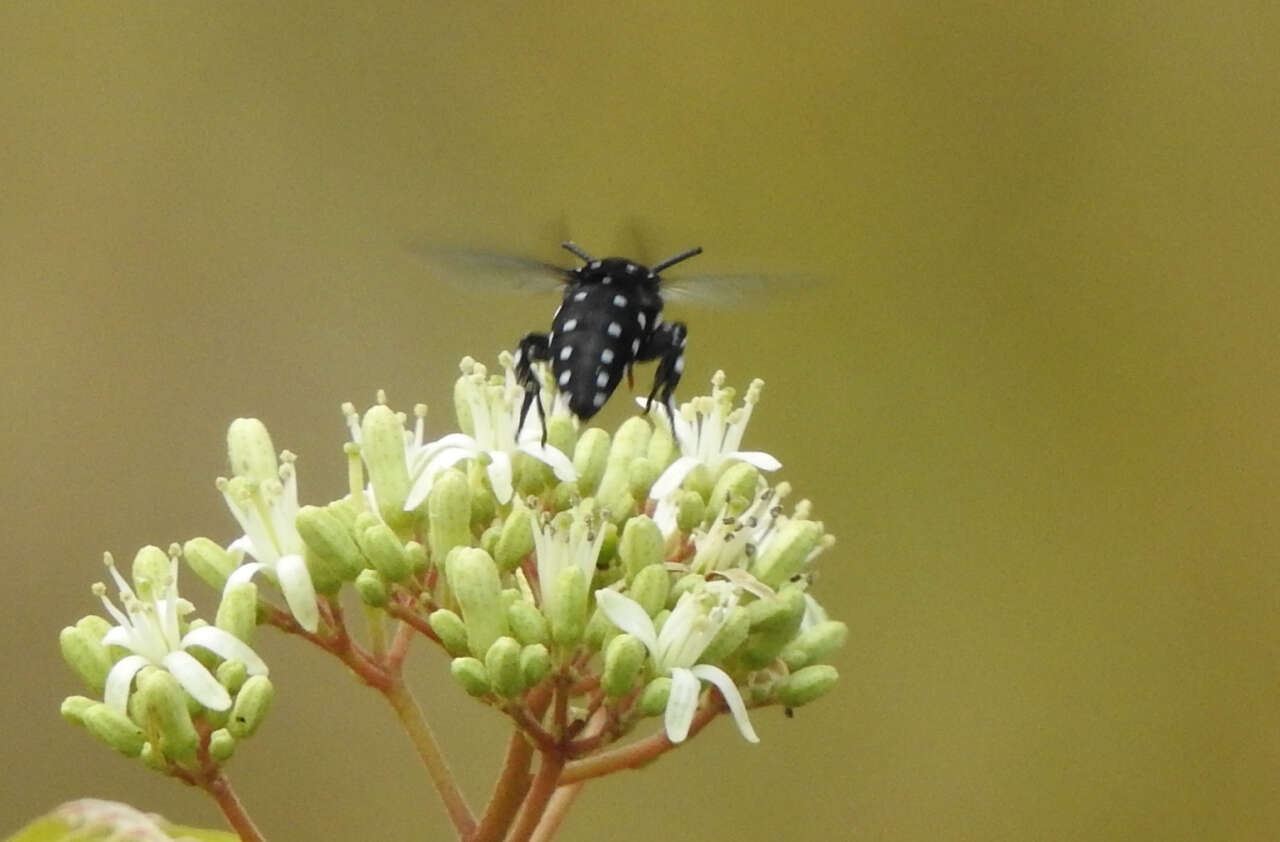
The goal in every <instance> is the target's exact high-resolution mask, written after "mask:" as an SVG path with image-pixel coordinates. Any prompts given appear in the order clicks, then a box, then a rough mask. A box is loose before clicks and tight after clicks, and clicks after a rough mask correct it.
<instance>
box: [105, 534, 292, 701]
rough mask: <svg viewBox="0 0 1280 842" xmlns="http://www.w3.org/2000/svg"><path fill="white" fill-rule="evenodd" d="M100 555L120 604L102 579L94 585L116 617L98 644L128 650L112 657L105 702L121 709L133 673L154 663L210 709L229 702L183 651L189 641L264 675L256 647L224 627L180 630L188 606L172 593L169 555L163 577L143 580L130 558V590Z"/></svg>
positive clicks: (174, 582)
mask: <svg viewBox="0 0 1280 842" xmlns="http://www.w3.org/2000/svg"><path fill="white" fill-rule="evenodd" d="M144 553H146V554H148V555H151V556H155V555H157V554H159V555H160V556H161V557H162V556H163V554H162V553H161V551H160V550H159V549H157V548H155V547H148V548H146V549H144V550H143V551H142V552H140V553H139V558H140V559H143V558H144V555H143V554H144ZM105 561H106V565H107V570H108V571H109V572H110V573H111V577H112V578H113V579H114V580H115V583H116V587H117V588H119V594H120V603H121V605H123V606H124V610H121V609H120V608H117V607H116V606H115V605H114V604H113V603H112V602H111V600H109V599H108V598H107V586H106V585H104V584H102V583H98V584H97V585H95V586H94V593H96V594H97V595H98V596H99V597H100V598H101V599H102V604H103V606H104V607H105V608H106V609H107V613H108V614H110V615H111V617H112V619H114V620H115V621H116V625H115V626H114V627H112V628H111V629H110V630H109V631H108V632H107V633H106V635H105V636H104V637H103V639H102V643H103V645H104V646H120V647H123V648H124V649H127V650H129V652H130V653H131V654H129V655H126V656H125V657H123V658H121V659H120V660H119V661H117V662H116V663H115V665H114V666H112V668H111V672H109V673H108V674H107V682H106V690H105V692H104V694H103V700H104V701H105V702H106V703H107V704H109V705H111V706H112V707H115V708H118V709H119V710H122V711H123V710H125V708H126V705H127V703H128V701H129V689H130V687H131V686H132V684H133V677H134V676H135V675H137V673H138V671H139V670H141V669H142V668H143V667H145V666H154V667H159V668H161V669H164V670H167V671H168V672H169V673H171V674H172V675H173V677H174V678H175V679H177V681H178V683H179V684H180V685H181V686H182V689H184V690H186V691H187V693H189V694H190V695H191V697H192V698H193V699H195V700H196V701H197V702H199V703H200V704H202V705H204V706H205V707H207V708H210V709H211V710H226V709H227V708H228V707H230V706H231V697H230V696H229V695H228V694H227V691H226V688H224V687H223V686H222V685H221V684H219V683H218V680H217V679H216V678H214V677H213V675H212V674H211V673H210V672H209V670H207V669H206V668H205V667H204V666H203V665H202V664H201V663H200V662H199V661H197V660H196V659H195V658H194V657H192V655H191V654H190V653H189V652H187V651H186V650H187V649H189V648H190V647H192V646H199V647H201V648H203V649H207V650H209V651H210V652H213V653H214V654H216V655H220V656H221V657H223V658H226V659H228V660H230V659H235V660H238V661H241V662H243V663H244V664H245V666H246V667H247V669H248V672H249V674H251V675H266V673H267V665H266V664H265V663H263V661H262V659H261V658H259V657H258V655H257V653H255V652H254V651H253V650H252V649H251V648H249V646H248V644H246V643H244V642H243V641H241V640H240V639H238V638H237V637H235V636H234V635H232V634H230V633H229V632H226V631H223V630H222V629H220V628H217V627H216V626H200V627H198V628H194V629H191V630H190V631H187V632H186V634H183V633H182V629H183V628H184V626H185V623H183V620H182V618H183V616H184V615H186V614H188V613H190V612H191V611H192V610H193V609H192V605H191V603H189V602H187V601H186V600H185V599H182V598H181V597H179V596H178V560H177V558H176V557H174V558H170V559H169V563H168V573H167V575H166V576H165V577H164V578H161V579H159V580H158V581H157V580H156V579H154V578H152V579H150V580H147V581H145V583H144V582H143V581H140V580H139V576H138V569H137V568H138V566H139V563H138V562H137V561H135V562H134V568H135V570H134V579H135V584H137V586H138V588H137V590H136V591H135V590H134V588H132V587H130V585H129V583H128V582H126V581H125V579H124V577H123V576H121V575H120V572H119V571H118V570H116V567H115V563H114V562H113V561H112V558H111V555H110V554H108V555H107V556H106V559H105ZM152 566H153V567H154V566H155V565H154V564H153V565H152Z"/></svg>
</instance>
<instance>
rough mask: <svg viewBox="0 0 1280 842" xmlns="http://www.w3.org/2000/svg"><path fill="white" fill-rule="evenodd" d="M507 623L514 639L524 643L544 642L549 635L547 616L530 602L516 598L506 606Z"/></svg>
mask: <svg viewBox="0 0 1280 842" xmlns="http://www.w3.org/2000/svg"><path fill="white" fill-rule="evenodd" d="M507 623H508V624H509V625H510V627H511V633H512V634H513V635H515V638H516V640H518V641H520V642H521V643H523V644H525V645H532V644H536V643H546V642H547V640H548V638H549V637H550V634H551V632H550V629H549V628H548V627H547V618H546V617H544V616H542V612H541V611H539V610H538V609H537V606H535V605H534V604H533V603H531V602H526V601H525V600H523V599H517V600H516V601H514V602H512V603H510V604H509V605H508V606H507Z"/></svg>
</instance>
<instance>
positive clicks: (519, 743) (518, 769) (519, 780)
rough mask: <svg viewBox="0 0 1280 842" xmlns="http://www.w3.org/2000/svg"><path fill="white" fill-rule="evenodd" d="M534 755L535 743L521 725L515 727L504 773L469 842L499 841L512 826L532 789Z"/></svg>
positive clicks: (503, 765) (499, 777)
mask: <svg viewBox="0 0 1280 842" xmlns="http://www.w3.org/2000/svg"><path fill="white" fill-rule="evenodd" d="M532 759H533V746H531V745H530V744H529V741H528V740H527V739H525V736H524V734H523V733H522V732H521V731H520V729H519V728H517V729H515V730H514V731H512V732H511V739H510V740H509V741H508V742H507V757H506V760H505V761H503V764H502V773H501V774H500V775H499V776H498V781H497V783H495V784H494V787H493V796H492V798H490V799H489V804H488V806H486V807H485V810H484V815H483V816H482V817H481V818H480V824H479V825H478V826H477V827H476V833H475V836H473V837H472V838H471V840H470V842H498V841H499V840H500V839H502V836H503V834H505V833H506V832H507V828H509V827H511V822H512V820H514V819H515V817H516V811H518V810H519V809H520V802H521V801H522V800H523V799H524V796H525V793H527V792H528V791H529V784H530V780H531V777H530V775H529V761H530V760H532Z"/></svg>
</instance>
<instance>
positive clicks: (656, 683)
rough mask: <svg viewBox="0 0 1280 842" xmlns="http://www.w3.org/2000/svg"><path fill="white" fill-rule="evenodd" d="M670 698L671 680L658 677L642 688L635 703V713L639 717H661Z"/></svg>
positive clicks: (667, 677) (662, 676)
mask: <svg viewBox="0 0 1280 842" xmlns="http://www.w3.org/2000/svg"><path fill="white" fill-rule="evenodd" d="M670 697H671V678H670V677H669V676H665V675H660V676H658V677H657V678H655V679H653V680H652V681H650V682H649V683H648V684H646V685H645V686H644V690H642V691H641V693H640V698H639V699H638V700H637V701H636V712H637V713H639V714H640V715H641V716H661V715H662V714H663V713H665V712H666V710H667V699H669V698H670Z"/></svg>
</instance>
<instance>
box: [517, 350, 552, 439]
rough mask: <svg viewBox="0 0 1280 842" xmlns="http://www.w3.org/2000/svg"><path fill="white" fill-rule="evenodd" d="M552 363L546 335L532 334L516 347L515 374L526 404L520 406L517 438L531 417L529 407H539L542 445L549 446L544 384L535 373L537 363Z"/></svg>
mask: <svg viewBox="0 0 1280 842" xmlns="http://www.w3.org/2000/svg"><path fill="white" fill-rule="evenodd" d="M550 361H551V343H550V340H548V338H547V335H546V334H545V333H531V334H529V335H528V336H526V337H525V338H524V339H521V340H520V344H519V345H517V346H516V360H515V369H514V373H515V376H516V382H517V383H519V384H520V385H521V386H523V387H524V402H523V403H522V404H521V405H520V421H519V423H517V424H516V438H517V439H519V438H520V431H521V430H522V429H524V419H525V418H526V417H527V416H528V415H529V407H530V406H531V405H532V404H534V403H536V404H537V405H538V420H539V421H541V422H542V444H543V446H544V447H545V446H546V444H547V411H546V409H545V408H544V407H543V406H542V383H541V381H539V380H538V375H537V374H535V373H534V371H533V364H534V363H536V362H544V363H545V362H550Z"/></svg>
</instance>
